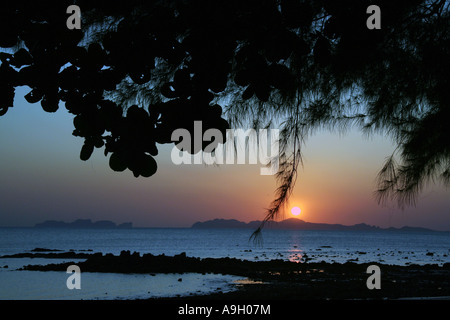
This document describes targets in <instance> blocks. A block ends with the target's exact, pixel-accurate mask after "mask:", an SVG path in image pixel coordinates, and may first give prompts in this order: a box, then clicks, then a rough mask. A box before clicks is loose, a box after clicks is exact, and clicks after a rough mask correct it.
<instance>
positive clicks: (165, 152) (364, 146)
mask: <svg viewBox="0 0 450 320" xmlns="http://www.w3.org/2000/svg"><path fill="white" fill-rule="evenodd" d="M27 92H28V88H26V87H22V88H18V89H17V91H16V103H15V107H14V108H12V109H10V110H9V111H8V113H7V114H6V115H4V116H3V117H0V148H1V151H0V181H1V183H0V226H33V225H34V224H36V223H38V222H42V221H44V220H63V221H73V220H75V219H78V218H84V219H86V218H89V219H92V220H94V221H97V220H105V219H106V220H112V221H114V222H116V223H122V222H127V221H131V222H133V224H134V226H136V227H189V226H190V225H192V223H194V222H196V221H204V220H208V219H214V218H227V219H238V220H241V221H246V222H248V221H252V220H261V219H263V218H264V216H265V211H264V209H265V208H267V207H268V206H269V205H270V202H271V201H272V199H273V197H274V191H275V189H276V186H277V184H276V181H275V178H274V177H273V176H261V175H260V174H259V169H260V165H259V164H258V165H222V166H220V167H206V166H204V165H181V166H176V165H174V164H172V162H171V160H170V151H171V149H172V145H166V146H160V148H159V149H160V154H159V155H158V157H157V161H158V166H159V168H158V172H157V173H156V174H155V175H154V176H153V177H151V178H142V177H141V178H138V179H136V178H134V177H133V175H132V173H131V172H130V171H125V172H123V173H116V172H113V171H112V170H111V169H109V166H108V158H106V157H105V156H104V155H103V150H102V149H101V150H99V149H97V150H96V151H95V152H94V155H93V156H92V157H91V159H90V160H88V161H87V162H83V161H81V160H80V159H79V152H80V149H81V146H82V144H83V140H82V139H81V138H77V137H74V136H72V131H73V124H72V121H73V115H70V114H69V113H67V111H66V110H65V109H64V108H60V110H58V112H56V113H55V114H49V113H45V112H44V111H42V109H41V107H40V104H28V103H27V102H26V101H25V100H24V99H23V96H24V94H26V93H27ZM392 150H393V147H392V145H391V143H390V142H389V140H388V139H386V138H383V137H381V136H374V137H372V138H370V139H367V138H364V137H363V136H362V135H361V134H360V133H358V132H353V131H352V132H349V133H348V134H346V135H344V136H342V137H340V136H338V135H336V134H331V133H327V132H323V133H319V134H317V135H315V136H313V137H311V138H310V139H309V140H308V141H307V145H306V146H305V148H304V152H303V153H304V160H305V163H304V167H303V168H302V169H301V170H300V173H299V177H298V181H297V185H296V187H295V190H294V194H293V196H292V198H291V201H290V204H289V206H288V208H287V209H288V210H287V212H286V213H285V214H284V216H282V218H288V217H291V215H290V213H289V212H290V208H291V207H293V206H299V207H300V208H301V209H302V213H301V214H300V216H299V218H301V219H303V220H306V221H310V222H324V223H340V224H345V225H350V224H355V223H367V224H371V225H377V226H381V227H390V226H393V227H402V226H404V225H408V226H421V227H427V228H432V229H437V230H450V197H449V193H448V190H447V191H446V190H445V189H444V188H443V187H442V186H440V185H435V186H429V187H427V188H426V190H424V192H423V193H422V194H421V196H420V198H419V202H418V204H417V206H416V207H413V208H407V209H405V210H404V211H402V210H399V209H397V208H396V207H395V204H392V205H391V206H387V207H385V206H380V205H378V204H377V203H376V202H375V199H374V197H373V191H374V190H375V178H376V174H377V172H378V170H379V168H380V167H381V166H382V164H383V161H384V159H385V157H386V156H388V155H390V153H391V152H392Z"/></svg>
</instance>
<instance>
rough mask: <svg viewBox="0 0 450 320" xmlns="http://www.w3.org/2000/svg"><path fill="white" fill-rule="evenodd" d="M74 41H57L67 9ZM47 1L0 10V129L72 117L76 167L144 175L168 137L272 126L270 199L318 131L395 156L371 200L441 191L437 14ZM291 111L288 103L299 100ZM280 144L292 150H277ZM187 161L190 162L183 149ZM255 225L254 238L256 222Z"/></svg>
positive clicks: (444, 145) (64, 36)
mask: <svg viewBox="0 0 450 320" xmlns="http://www.w3.org/2000/svg"><path fill="white" fill-rule="evenodd" d="M72 4H76V5H78V6H79V7H80V8H81V10H82V29H81V30H69V29H68V28H67V27H66V19H67V15H66V14H65V12H66V8H67V7H68V6H69V5H72ZM370 4H371V2H370V1H368V0H345V1H340V2H337V1H333V0H310V1H306V0H264V1H259V0H258V1H254V0H247V1H236V0H226V1H225V0H217V1H207V0H199V1H192V2H191V1H183V0H168V1H138V0H128V1H126V2H123V1H121V2H118V1H117V2H116V1H114V2H107V1H86V0H79V1H58V2H50V1H49V2H30V1H20V0H19V1H15V2H5V3H2V4H1V5H0V27H1V30H2V34H1V35H0V47H1V48H4V50H2V52H1V53H0V61H1V65H0V116H1V115H4V114H6V113H7V112H9V110H10V109H11V108H13V107H14V97H15V88H16V87H18V86H27V87H29V88H30V92H29V93H28V94H26V95H25V99H26V100H27V101H28V102H29V103H32V104H37V103H40V105H41V107H42V109H43V110H44V111H46V112H55V111H57V110H58V108H59V106H60V102H63V103H64V106H65V108H66V109H67V110H68V111H69V112H70V113H72V114H73V115H74V131H73V135H74V136H76V137H80V138H82V139H84V145H83V147H82V150H81V152H80V158H81V160H87V159H89V158H90V156H91V155H92V153H93V152H94V151H95V150H96V149H102V148H103V149H104V153H105V156H109V165H110V167H111V169H112V170H114V171H118V172H122V171H125V170H130V171H131V172H132V173H133V174H134V176H136V177H139V176H143V177H150V176H152V175H153V174H154V173H155V172H156V171H157V163H156V161H155V159H154V157H155V156H156V155H157V154H158V145H159V144H167V143H172V141H171V133H172V132H173V131H174V130H175V129H179V128H185V129H187V130H190V131H192V130H193V122H194V121H202V122H203V130H204V131H206V130H208V129H210V128H218V129H220V130H221V131H222V132H224V133H225V131H226V129H228V128H230V126H233V125H236V124H237V123H240V124H246V125H249V126H250V127H253V128H255V129H258V128H268V127H271V126H272V127H273V126H276V125H277V124H280V123H281V124H282V125H283V126H282V128H283V129H282V132H283V134H282V139H281V141H280V146H282V150H283V152H282V153H281V155H280V159H281V161H280V172H279V173H278V174H277V176H276V178H277V179H278V180H277V181H278V182H279V188H278V189H277V190H276V197H275V200H274V201H273V202H272V204H271V206H270V207H269V209H268V210H267V213H266V218H265V219H264V223H265V222H267V221H269V220H272V219H275V218H276V217H277V214H278V213H279V212H280V208H281V207H282V205H283V204H284V203H285V201H286V199H288V197H289V195H290V193H291V192H292V188H293V186H294V185H295V182H296V178H297V167H298V165H299V164H301V152H300V147H301V145H302V143H303V141H304V139H306V138H307V137H308V136H309V135H311V134H312V133H314V132H315V131H317V130H321V129H324V128H325V129H329V130H339V131H345V130H346V129H347V128H349V127H350V126H353V127H356V128H358V129H360V130H362V132H364V133H366V134H371V133H373V132H381V133H383V134H385V135H388V136H390V137H391V138H392V139H393V141H394V143H395V144H396V145H397V147H398V149H397V150H398V152H397V153H396V155H397V157H398V158H399V159H395V160H394V158H392V157H391V158H389V159H388V161H387V162H386V163H385V166H384V167H383V168H382V170H381V171H380V173H379V176H378V181H379V188H378V189H379V190H378V193H377V194H378V198H377V199H378V200H380V201H386V200H389V199H393V200H397V201H398V202H399V205H400V206H403V205H410V204H414V201H415V200H416V198H417V195H418V194H419V193H420V191H421V189H422V188H423V186H424V184H425V183H427V182H430V181H431V182H437V181H438V180H439V181H442V182H443V183H444V185H446V186H448V184H449V177H450V173H449V172H450V164H449V159H450V152H449V141H450V139H449V138H450V131H449V126H448V123H449V103H450V94H449V92H450V91H449V90H448V88H449V87H450V83H449V77H448V74H449V71H450V59H448V57H449V53H450V37H449V30H450V28H449V27H450V17H449V6H450V4H449V3H448V1H442V0H434V1H432V0H413V1H406V0H402V1H395V2H393V1H388V0H379V1H378V3H377V5H378V6H379V7H380V8H382V28H381V30H368V29H367V27H366V19H367V14H366V8H367V7H368V6H369V5H370ZM299 97H301V100H299ZM291 146H293V148H292V149H291V148H290V147H291ZM191 151H195V150H191ZM264 223H263V224H264Z"/></svg>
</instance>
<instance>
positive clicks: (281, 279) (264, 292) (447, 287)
mask: <svg viewBox="0 0 450 320" xmlns="http://www.w3.org/2000/svg"><path fill="white" fill-rule="evenodd" d="M3 257H5V256H3ZM10 257H11V256H10ZM14 257H44V258H64V259H71V258H73V259H85V260H84V261H78V262H65V263H50V264H47V265H27V266H24V267H23V268H21V269H19V270H34V271H66V270H67V267H68V266H69V265H71V264H77V265H78V266H79V267H80V269H81V270H82V272H109V273H126V274H131V273H140V274H143V273H144V274H157V273H180V274H183V273H191V272H195V273H202V274H206V273H216V274H228V275H237V276H242V277H243V279H246V281H243V282H242V283H238V284H235V286H236V289H237V290H235V291H232V292H226V293H223V292H216V293H212V294H208V295H203V296H189V297H177V298H173V299H199V300H201V299H232V300H265V299H270V300H285V299H290V300H292V299H399V298H407V297H414V298H417V297H449V296H450V263H445V264H444V265H442V266H439V265H436V264H428V265H415V264H411V265H408V266H398V265H387V264H380V263H373V264H376V265H377V266H378V267H380V270H381V276H380V279H381V289H379V290H378V289H373V290H369V289H368V288H367V285H366V282H367V279H368V277H369V276H370V274H368V273H367V268H368V266H369V265H372V264H371V263H355V262H346V263H328V262H307V263H295V262H290V261H284V260H271V261H248V260H240V259H236V258H205V259H201V258H195V257H188V256H186V254H185V253H181V254H179V255H175V256H166V255H152V254H144V255H140V254H139V253H137V252H134V253H131V252H129V251H122V252H121V254H120V255H112V254H105V255H104V254H102V253H86V252H83V253H76V252H47V253H44V252H39V251H37V252H36V251H35V252H33V253H24V254H18V255H14ZM171 299H172V298H171Z"/></svg>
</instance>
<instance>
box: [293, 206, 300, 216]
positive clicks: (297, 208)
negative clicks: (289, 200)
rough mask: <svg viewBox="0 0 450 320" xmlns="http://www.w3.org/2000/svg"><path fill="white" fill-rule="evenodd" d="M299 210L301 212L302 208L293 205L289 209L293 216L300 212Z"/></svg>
mask: <svg viewBox="0 0 450 320" xmlns="http://www.w3.org/2000/svg"><path fill="white" fill-rule="evenodd" d="M300 212H302V210H300V208H299V207H293V208H292V209H291V213H292V214H293V215H294V216H298V215H299V214H300Z"/></svg>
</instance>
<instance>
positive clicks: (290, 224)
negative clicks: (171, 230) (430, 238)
mask: <svg viewBox="0 0 450 320" xmlns="http://www.w3.org/2000/svg"><path fill="white" fill-rule="evenodd" d="M260 224H261V221H251V222H249V223H245V222H242V221H238V220H235V219H214V220H208V221H205V222H196V223H194V224H193V225H192V226H191V228H193V229H215V228H216V229H231V228H237V229H256V228H258V227H259V225H260ZM265 228H267V229H277V230H333V231H339V230H341V231H349V230H355V231H408V232H435V230H431V229H426V228H419V227H402V228H392V227H391V228H386V229H383V228H380V227H377V226H371V225H368V224H365V223H360V224H355V225H352V226H346V225H342V224H327V223H312V222H306V221H303V220H301V219H297V218H290V219H286V220H283V221H279V222H276V221H270V222H268V223H267V224H266V227H265Z"/></svg>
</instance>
